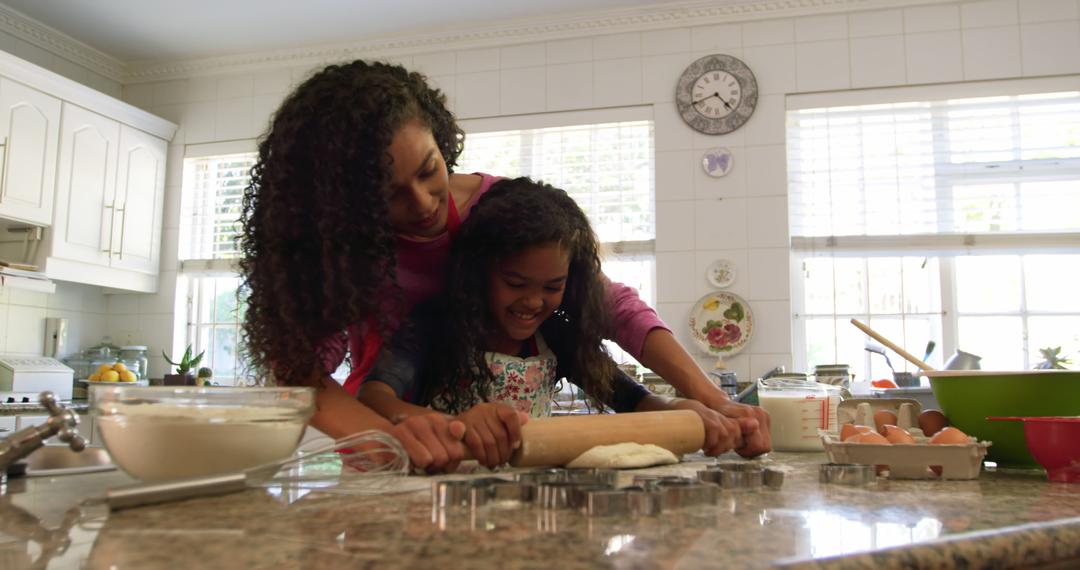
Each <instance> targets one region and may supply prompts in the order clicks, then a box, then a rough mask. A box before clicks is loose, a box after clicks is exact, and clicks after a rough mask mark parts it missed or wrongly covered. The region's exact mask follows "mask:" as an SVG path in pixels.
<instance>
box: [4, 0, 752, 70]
mask: <svg viewBox="0 0 1080 570" xmlns="http://www.w3.org/2000/svg"><path fill="white" fill-rule="evenodd" d="M736 1H737V0H716V1H715V2H714V4H730V3H735V2H736ZM2 3H3V4H4V5H7V6H8V7H10V8H12V9H14V10H16V11H18V12H21V13H22V14H24V15H25V16H28V17H30V18H32V19H34V20H37V21H38V22H40V23H42V24H45V25H46V26H49V27H51V28H53V29H55V30H57V31H59V32H62V33H63V34H66V35H68V36H70V37H72V38H74V39H76V40H78V41H80V42H82V43H85V44H87V45H89V46H91V47H93V48H95V49H97V50H99V51H101V52H104V53H105V54H107V55H110V56H112V57H114V58H116V59H118V60H120V61H123V62H125V63H132V62H146V61H162V60H179V59H190V58H196V57H207V56H221V55H232V54H239V53H251V52H265V51H270V50H278V49H292V48H300V47H310V46H317V45H325V44H334V43H345V42H355V41H361V40H368V39H374V38H381V37H387V36H392V35H399V34H412V33H423V32H425V31H435V30H439V29H440V28H445V27H454V28H461V27H464V26H468V25H470V24H477V25H479V24H490V23H491V22H493V21H499V20H510V19H522V18H535V17H551V16H567V15H573V14H577V13H582V14H585V13H596V12H602V11H608V10H617V9H620V8H634V7H641V6H661V5H676V4H685V3H686V2H685V0H682V1H680V0H172V1H162V0H68V1H63V2H60V1H43V0H3V2H2Z"/></svg>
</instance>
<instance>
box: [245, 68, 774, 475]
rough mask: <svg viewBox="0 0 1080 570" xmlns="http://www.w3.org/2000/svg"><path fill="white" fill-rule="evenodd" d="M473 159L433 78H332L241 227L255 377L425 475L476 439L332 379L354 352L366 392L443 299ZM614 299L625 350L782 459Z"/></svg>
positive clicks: (277, 155)
mask: <svg viewBox="0 0 1080 570" xmlns="http://www.w3.org/2000/svg"><path fill="white" fill-rule="evenodd" d="M462 145H463V135H462V132H461V130H460V129H459V128H458V127H457V124H456V122H455V121H454V117H453V115H452V114H451V113H450V112H449V111H448V110H447V108H446V105H445V98H444V97H443V95H442V94H441V93H440V92H439V91H438V90H436V89H433V88H431V87H430V86H428V85H427V83H426V82H425V80H424V78H423V77H422V76H421V75H419V74H417V73H410V72H408V71H406V70H405V69H404V68H402V67H400V66H394V65H388V64H382V63H367V62H364V61H355V62H351V63H347V64H341V65H331V66H328V67H326V68H325V69H323V70H321V71H319V72H317V73H316V74H315V75H313V76H312V77H311V78H309V79H308V80H306V81H304V82H303V83H302V84H300V85H299V86H298V87H297V88H296V89H295V90H294V91H293V92H292V93H291V94H290V95H289V96H288V97H286V98H285V100H284V102H283V103H282V105H281V107H280V108H279V109H278V111H277V112H276V113H275V114H274V117H273V120H272V123H271V126H270V129H269V131H268V132H267V133H266V135H265V136H264V137H263V139H262V140H261V141H260V144H259V158H258V161H257V163H256V165H255V167H254V168H253V169H252V183H251V185H250V186H249V188H248V189H247V190H246V191H245V194H244V203H243V212H242V215H241V223H242V228H243V231H242V239H241V247H242V249H243V252H244V258H243V259H242V260H241V274H242V276H243V279H244V284H245V287H246V290H247V292H248V298H247V312H246V315H245V323H244V341H245V346H246V349H247V353H248V357H249V362H250V363H251V364H252V366H253V367H254V369H255V372H256V373H258V374H260V375H262V376H266V377H269V378H272V379H273V381H275V382H278V383H282V384H294V385H296V384H305V385H313V386H317V387H319V388H320V389H319V391H318V394H317V411H316V413H315V415H314V416H313V417H312V421H311V423H312V425H313V426H314V427H316V428H317V429H319V430H321V431H323V432H325V433H326V434H328V435H331V436H334V437H340V436H343V435H348V434H351V433H355V432H357V431H360V430H363V429H371V428H376V429H386V430H393V432H394V433H395V435H398V436H399V438H402V439H403V443H404V444H405V447H406V449H407V450H408V451H409V452H410V456H411V457H413V460H414V463H417V464H418V465H420V466H437V467H446V466H449V465H451V464H452V463H453V457H454V456H455V454H458V452H460V451H461V444H460V442H459V441H457V440H456V439H455V437H456V436H455V434H460V433H462V429H463V426H462V425H461V424H460V423H455V422H447V421H444V420H443V419H441V416H436V415H432V414H428V416H427V417H423V418H420V419H414V418H410V419H408V420H407V421H405V422H403V423H402V424H398V425H396V426H391V425H390V424H389V423H388V422H386V420H384V419H383V418H381V417H380V416H378V415H377V414H375V413H373V412H372V411H371V410H370V409H368V408H366V407H365V406H363V405H362V404H360V403H358V402H357V401H356V400H355V399H354V398H353V396H352V394H351V393H350V392H349V391H347V390H346V389H345V388H343V387H342V386H341V385H340V384H338V383H337V382H335V381H334V380H333V379H331V378H330V377H329V374H330V372H331V371H333V370H335V369H337V367H338V365H339V364H340V363H341V362H342V360H343V359H344V358H345V356H346V353H347V352H348V353H351V358H352V373H351V374H350V378H349V381H348V382H347V385H348V386H349V388H350V389H353V390H355V387H356V386H358V384H359V381H360V380H361V379H362V378H363V377H364V374H365V373H366V372H367V370H368V369H369V368H370V365H371V363H372V362H373V361H374V357H375V356H376V355H377V354H378V352H379V347H380V345H381V340H382V338H383V337H389V336H390V335H392V334H393V332H394V330H396V328H397V325H398V322H399V321H400V319H401V318H402V316H403V315H404V314H406V311H407V310H408V309H410V308H411V307H412V306H413V305H415V304H416V303H417V302H419V301H422V300H424V299H426V298H428V297H430V296H431V295H433V294H435V293H437V292H438V291H440V290H441V289H442V288H443V285H444V280H445V271H446V258H447V255H448V252H449V248H450V242H451V238H452V237H453V234H454V232H455V228H456V227H457V225H458V224H459V223H460V221H461V220H462V219H464V218H465V217H466V216H467V215H468V213H469V208H470V207H471V206H472V203H473V202H474V201H475V199H476V198H477V197H478V196H479V195H481V194H483V193H484V192H485V191H486V190H487V188H488V187H490V185H491V183H492V182H493V181H494V178H493V177H491V176H487V175H482V174H458V173H453V167H454V164H455V162H456V160H457V156H458V154H459V153H460V151H461V148H462ZM604 297H605V303H606V304H607V305H608V307H609V309H610V311H611V315H612V320H613V329H612V330H613V331H614V337H615V340H616V341H617V342H618V343H619V345H620V346H621V347H622V348H623V349H624V350H627V351H628V352H629V353H630V354H631V355H633V356H635V357H636V358H638V360H639V361H640V362H641V363H642V364H644V365H645V366H647V367H649V368H651V369H652V370H654V371H655V372H657V373H658V374H660V375H661V376H663V377H664V378H665V379H667V380H668V382H670V383H671V384H672V385H674V386H676V387H677V388H678V389H679V390H680V391H682V392H683V393H685V394H688V395H690V396H691V397H693V398H695V399H698V400H700V401H702V402H704V403H705V404H706V405H707V406H708V407H710V408H712V409H714V410H718V411H720V412H721V414H722V417H721V418H720V420H719V421H720V423H721V424H722V427H723V431H724V436H723V446H724V447H726V448H727V449H732V448H739V451H740V453H743V454H745V455H755V454H759V453H763V452H765V451H768V450H769V448H770V444H769V437H768V425H767V422H768V417H767V415H765V414H764V412H762V411H761V410H760V408H756V407H750V406H742V405H740V404H735V403H732V402H730V401H729V400H728V399H727V397H726V396H725V395H724V393H723V392H722V391H720V390H719V389H718V388H717V387H716V386H714V385H713V384H712V383H711V382H709V380H708V379H707V377H705V375H704V373H703V372H702V371H701V369H700V368H699V367H698V366H697V365H696V363H694V361H693V359H692V358H691V357H690V356H689V354H688V353H687V352H686V351H685V350H684V349H683V348H682V347H681V346H680V345H679V344H678V343H677V342H676V341H675V339H674V336H672V334H671V332H670V330H668V329H667V327H665V326H664V324H663V322H662V321H660V320H659V318H657V316H656V313H655V312H654V311H652V309H650V308H649V307H648V306H647V305H645V304H644V303H643V302H642V301H641V300H640V299H639V298H638V296H637V294H636V292H635V291H634V290H633V289H630V288H628V287H625V286H622V285H619V284H616V283H609V284H608V285H607V287H606V289H605V292H604ZM740 446H741V447H740Z"/></svg>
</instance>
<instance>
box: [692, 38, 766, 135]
mask: <svg viewBox="0 0 1080 570" xmlns="http://www.w3.org/2000/svg"><path fill="white" fill-rule="evenodd" d="M757 100H758V87H757V79H755V78H754V73H753V72H752V71H750V68H749V67H747V66H746V64H745V63H743V62H742V61H741V60H739V59H737V58H734V57H732V56H730V55H723V54H714V55H707V56H705V57H703V58H701V59H699V60H697V61H695V62H694V63H691V64H690V66H689V67H687V68H686V70H685V71H683V72H682V75H681V76H679V81H678V83H676V85H675V105H676V107H677V108H678V109H679V116H681V117H682V119H683V121H685V122H686V124H687V125H689V126H690V128H692V129H694V130H695V131H698V132H702V133H705V134H707V135H722V134H726V133H730V132H731V131H734V130H735V129H737V128H739V127H741V126H743V125H744V124H746V121H747V120H748V119H749V118H750V115H752V114H754V107H756V106H757Z"/></svg>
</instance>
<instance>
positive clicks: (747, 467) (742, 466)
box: [698, 463, 765, 490]
mask: <svg viewBox="0 0 1080 570" xmlns="http://www.w3.org/2000/svg"><path fill="white" fill-rule="evenodd" d="M698 480H700V481H702V482H707V483H715V484H717V485H719V486H720V487H722V488H723V489H724V490H737V489H757V488H758V487H761V486H762V485H763V484H764V483H765V470H764V469H763V468H761V467H760V466H758V465H752V464H749V463H720V464H716V465H710V466H708V467H707V468H706V469H705V470H704V471H698Z"/></svg>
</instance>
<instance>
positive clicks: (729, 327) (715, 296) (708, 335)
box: [690, 291, 754, 357]
mask: <svg viewBox="0 0 1080 570" xmlns="http://www.w3.org/2000/svg"><path fill="white" fill-rule="evenodd" d="M753 333H754V314H753V313H751V312H750V305H748V304H747V303H746V301H745V300H743V298H742V297H740V296H738V295H735V294H733V293H728V292H727V291H716V292H714V293H709V294H708V295H705V296H704V297H702V298H701V299H698V302H697V304H695V305H694V308H693V309H692V310H691V311H690V334H691V336H693V337H694V340H695V341H696V342H697V344H698V347H700V348H701V349H702V350H704V351H705V352H707V353H709V354H716V355H720V356H724V357H728V356H731V355H734V354H738V353H739V351H741V350H742V349H743V347H745V346H746V344H747V343H749V342H750V337H751V336H752V335H753Z"/></svg>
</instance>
